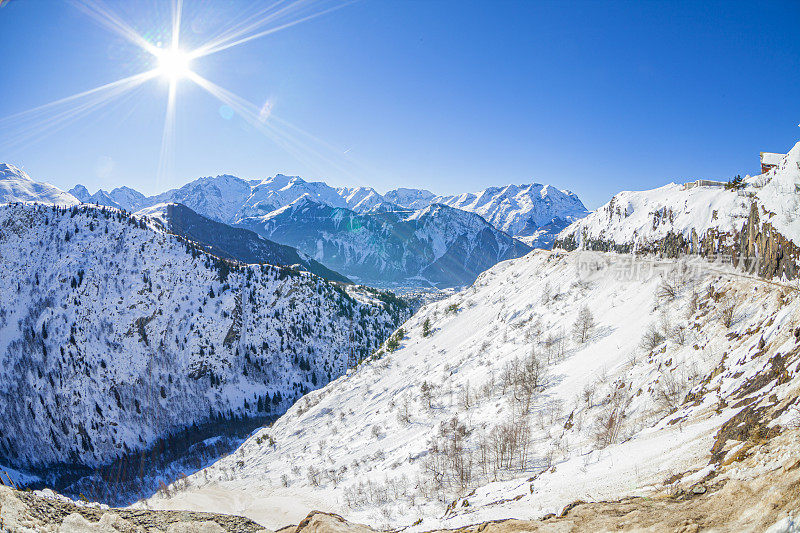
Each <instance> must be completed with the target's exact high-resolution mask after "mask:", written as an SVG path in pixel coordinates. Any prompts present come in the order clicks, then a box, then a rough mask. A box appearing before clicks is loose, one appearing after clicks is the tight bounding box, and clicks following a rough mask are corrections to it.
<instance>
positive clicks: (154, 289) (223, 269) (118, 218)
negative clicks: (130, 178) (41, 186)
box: [0, 204, 408, 497]
mask: <svg viewBox="0 0 800 533" xmlns="http://www.w3.org/2000/svg"><path fill="white" fill-rule="evenodd" d="M0 228H2V229H1V230H0V259H2V260H0V278H1V279H2V280H3V281H4V282H3V283H2V284H0V360H2V364H0V412H2V413H3V416H2V417H0V464H2V465H8V466H10V467H12V468H17V469H22V470H25V469H28V470H31V469H34V470H37V472H39V473H40V474H41V473H46V474H47V475H55V474H56V473H57V472H59V471H58V470H53V469H51V468H49V467H52V466H53V465H55V464H61V465H68V466H69V468H67V469H66V470H62V471H61V473H62V474H68V473H75V472H77V470H76V468H77V467H79V466H83V467H90V468H91V469H96V468H99V467H102V466H103V465H108V464H109V463H111V462H112V461H114V462H115V463H114V465H115V471H117V469H118V474H116V477H117V479H119V477H120V476H122V479H121V481H124V482H126V481H132V480H131V479H130V478H135V476H134V474H135V473H136V472H139V473H141V472H142V470H141V469H142V468H143V467H145V463H144V462H140V458H139V456H138V455H137V452H143V451H145V450H153V452H152V455H151V454H150V453H148V454H146V455H143V456H142V457H148V458H149V457H156V456H157V455H159V453H161V451H162V450H164V453H167V452H169V453H177V452H179V451H181V450H186V448H187V447H188V446H190V445H191V444H193V443H195V442H197V441H198V439H199V440H202V439H205V438H207V437H209V436H211V435H215V434H221V433H225V432H227V431H230V430H231V429H232V428H234V427H235V426H236V425H237V424H241V423H244V422H245V421H246V420H247V419H251V420H254V421H256V422H258V421H263V420H264V419H265V418H267V417H271V416H275V415H277V414H280V413H281V412H283V411H284V410H285V409H286V408H287V407H288V406H289V405H291V403H292V402H293V401H294V400H295V399H296V398H298V397H299V396H301V395H302V394H304V393H306V392H308V391H309V390H311V389H314V388H316V387H319V386H322V385H324V384H325V383H327V382H328V381H330V380H331V379H334V378H336V377H337V376H339V375H341V374H342V373H343V372H344V370H345V368H346V365H347V363H348V359H357V358H359V357H363V356H365V355H367V354H369V353H371V351H372V349H373V348H374V347H375V346H377V345H378V344H379V343H380V342H382V340H383V339H384V338H385V337H386V336H387V334H388V333H389V332H391V331H392V330H393V329H394V328H395V327H397V324H398V323H399V322H401V321H402V320H404V319H405V317H406V316H407V312H408V311H407V308H406V307H404V306H403V305H402V303H401V302H399V301H398V300H397V299H396V298H395V297H394V296H393V295H391V294H386V293H381V292H378V291H374V290H365V289H360V288H356V287H349V288H347V289H344V288H342V287H340V286H338V285H335V284H332V283H329V282H327V281H325V280H323V279H322V278H319V277H317V276H314V275H312V274H308V273H303V272H296V271H294V270H292V269H287V268H279V267H274V266H269V265H261V266H258V265H250V266H246V265H242V264H240V263H229V262H226V261H223V260H220V259H218V258H216V257H214V256H212V255H209V254H207V253H205V252H203V251H201V250H200V249H199V248H197V247H196V246H195V245H194V244H193V243H191V242H189V241H185V240H183V239H181V238H180V237H177V236H174V235H170V234H168V233H166V232H165V231H163V230H161V229H159V226H158V225H156V224H153V223H150V222H148V221H147V220H146V219H144V218H142V217H132V216H130V215H127V214H124V213H122V212H120V211H117V210H114V209H110V208H99V207H93V206H76V207H72V208H69V209H60V208H55V207H45V206H35V205H30V204H24V205H7V206H4V207H0ZM154 446H161V447H160V448H158V449H157V450H156V449H155V448H154ZM142 461H144V459H142ZM134 464H135V465H137V466H136V467H135V468H134V467H133V465H134ZM148 465H149V463H148ZM198 466H200V464H197V465H195V467H198ZM148 468H149V466H148ZM123 470H124V471H126V472H127V476H129V477H125V475H124V474H121V472H122V471H123ZM90 472H92V470H90V471H89V472H88V473H90ZM56 484H58V482H56ZM90 485H94V487H95V488H96V489H98V490H99V489H102V488H103V484H102V483H92V484H90ZM85 490H87V489H86V488H82V489H81V492H85ZM87 495H88V494H87ZM94 495H95V497H98V496H97V494H96V493H95V494H94ZM101 496H102V495H101ZM117 496H119V494H118V493H117Z"/></svg>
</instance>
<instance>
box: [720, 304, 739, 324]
mask: <svg viewBox="0 0 800 533" xmlns="http://www.w3.org/2000/svg"><path fill="white" fill-rule="evenodd" d="M721 304H722V309H720V312H719V317H720V320H721V321H722V324H723V325H724V326H725V327H726V328H729V327H731V326H732V325H733V319H734V316H735V313H736V303H735V302H734V300H733V298H726V299H725V300H723V301H722V302H721Z"/></svg>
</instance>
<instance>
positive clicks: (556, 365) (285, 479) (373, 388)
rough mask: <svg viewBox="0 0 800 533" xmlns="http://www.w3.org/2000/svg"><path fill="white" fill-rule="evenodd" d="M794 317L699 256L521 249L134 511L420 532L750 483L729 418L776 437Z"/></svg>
mask: <svg viewBox="0 0 800 533" xmlns="http://www.w3.org/2000/svg"><path fill="white" fill-rule="evenodd" d="M799 303H800V302H799V301H798V293H797V291H795V290H792V289H791V288H788V289H787V288H783V287H781V286H776V285H775V284H770V283H765V282H762V281H758V280H754V279H750V278H743V277H741V275H739V274H736V273H735V271H727V270H720V267H716V266H713V265H709V264H707V263H704V262H703V261H702V260H698V263H696V264H686V263H681V262H670V261H664V262H660V263H653V262H652V261H651V260H645V259H639V258H636V257H631V256H624V255H616V254H602V253H597V252H571V253H567V252H545V251H535V252H533V253H531V254H528V255H526V256H525V257H523V258H519V259H515V260H512V261H505V262H502V263H499V264H498V265H496V266H494V267H493V268H492V269H490V270H489V271H487V272H485V273H483V274H482V275H481V276H480V277H479V278H478V280H477V281H476V282H475V283H474V285H473V286H472V287H470V288H468V289H465V290H464V291H462V292H460V293H457V294H455V295H453V296H451V297H450V298H448V299H446V300H442V301H439V302H436V303H432V304H429V305H427V306H425V307H423V308H422V309H421V310H420V311H419V312H418V313H417V314H416V315H415V316H414V317H412V318H411V319H410V320H408V321H407V322H406V323H405V324H404V325H403V326H402V330H401V331H400V333H398V334H396V335H395V336H394V337H393V338H394V339H395V340H393V341H391V342H387V343H386V345H385V347H384V349H383V350H381V352H379V353H378V354H376V356H375V357H374V358H372V359H371V360H369V361H368V362H365V363H364V364H362V365H361V366H360V367H359V368H358V370H357V371H355V372H350V373H348V374H347V375H346V376H343V377H341V378H339V379H337V380H335V381H334V382H332V383H330V384H328V385H327V386H325V387H324V388H322V389H320V390H318V391H315V392H312V393H310V394H308V395H307V396H306V397H305V398H303V399H302V400H301V401H299V402H298V403H297V404H295V405H294V406H293V407H292V408H291V409H290V410H289V411H288V412H287V413H286V414H285V415H283V416H282V417H281V418H280V419H279V420H278V421H277V422H276V423H275V424H274V425H273V426H272V427H271V428H268V429H264V430H261V431H260V432H258V433H257V434H255V435H254V436H253V437H251V438H250V439H249V440H247V441H246V442H245V443H244V445H243V446H242V447H241V448H240V449H239V450H237V452H236V453H234V454H232V455H231V456H230V457H228V458H224V459H222V460H220V461H219V462H217V463H216V464H214V465H213V466H211V467H210V468H208V469H206V470H204V471H202V472H200V473H198V474H196V475H194V476H191V477H190V478H189V481H188V483H186V484H185V485H184V486H182V487H176V488H177V489H178V490H176V491H175V492H173V493H172V494H171V496H170V497H169V498H165V497H164V496H163V495H161V496H156V497H154V498H151V499H150V500H149V503H150V504H151V505H153V506H155V507H157V508H189V509H192V508H203V509H205V510H215V511H221V512H230V513H237V514H244V515H246V516H249V517H251V518H253V519H254V520H256V521H258V522H260V523H262V524H263V525H265V526H267V527H272V528H277V527H280V526H283V525H285V524H287V523H292V522H294V523H297V521H298V520H299V519H302V518H303V517H304V516H305V514H306V513H307V512H308V511H310V510H311V509H323V510H326V511H330V512H335V513H338V514H341V515H343V516H344V517H345V518H347V519H348V520H351V521H354V522H359V523H370V524H371V525H373V526H375V527H380V528H396V527H403V526H409V525H411V524H412V523H414V527H413V528H411V530H412V531H413V530H418V531H426V530H430V529H433V528H437V527H447V528H457V527H461V526H464V525H467V524H475V523H479V522H481V521H484V520H499V519H503V518H510V517H513V518H532V519H535V518H539V517H542V516H544V515H547V514H549V513H555V514H558V513H560V512H561V510H562V509H564V507H565V506H566V505H568V504H570V503H571V502H574V501H576V500H579V499H582V500H587V499H588V500H595V501H596V500H606V499H616V498H621V497H624V496H626V495H636V494H639V495H649V494H654V493H657V492H658V491H672V490H673V489H674V488H675V487H676V486H680V487H683V488H685V489H686V490H690V487H692V486H693V485H694V484H695V483H698V482H699V481H702V480H705V479H713V478H715V477H717V478H719V479H727V478H728V477H730V476H737V475H738V476H757V475H758V471H755V472H753V471H745V470H737V469H736V468H735V467H734V466H731V467H730V469H728V468H727V467H724V468H723V465H722V462H723V460H728V459H729V458H731V457H737V455H736V454H737V453H738V452H739V451H741V450H743V449H747V448H742V446H744V445H745V444H746V443H742V442H739V441H746V440H747V438H748V437H747V435H748V434H750V433H748V432H750V431H751V430H750V429H747V428H745V429H740V430H736V427H737V426H736V424H733V425H731V424H730V423H728V422H727V421H729V420H731V419H732V417H734V416H737V415H739V414H740V413H745V414H747V413H749V414H747V416H748V417H755V418H754V419H755V420H760V421H759V422H758V423H759V424H763V428H764V429H763V431H764V432H766V431H768V428H773V427H774V428H775V429H774V430H772V429H769V431H778V432H780V431H781V427H785V426H786V425H787V424H788V423H789V419H790V416H791V415H790V413H789V412H786V411H785V409H786V406H787V402H790V401H792V400H793V398H794V396H795V393H793V392H792V391H793V390H795V389H796V387H797V386H798V384H800V381H799V380H798V371H799V370H800V369H798V364H799V363H800V359H798V354H800V349H798V348H797V342H798V341H797V339H796V338H795V334H794V332H795V328H797V327H798V326H800V321H799V319H798V316H800V315H798V304H799ZM587 314H588V316H589V317H590V320H589V321H588V322H586V321H585V320H584V317H585V316H586V315H587ZM581 324H586V327H585V328H584V327H582V326H581V327H579V326H580V325H581ZM393 349H394V351H392V350H393ZM743 398H749V400H748V401H743ZM742 420H752V419H751V418H745V419H742ZM726 423H727V425H726ZM723 427H727V428H728V429H725V430H724V431H720V428H723ZM737 431H738V432H737ZM509 446H510V448H509ZM748 446H752V444H750V445H748ZM512 450H514V451H512ZM784 457H785V455H784ZM781 460H783V461H785V460H786V459H785V458H784V459H781ZM728 463H730V461H728ZM728 463H725V464H728ZM734 464H735V463H734ZM737 472H738V474H737ZM673 474H674V475H673ZM675 479H678V481H675ZM711 482H712V483H713V481H711ZM670 493H671V492H670ZM453 501H455V502H454V504H453V505H449V504H450V503H451V502H453ZM276 517H278V518H277V519H276ZM420 519H421V522H418V520H420Z"/></svg>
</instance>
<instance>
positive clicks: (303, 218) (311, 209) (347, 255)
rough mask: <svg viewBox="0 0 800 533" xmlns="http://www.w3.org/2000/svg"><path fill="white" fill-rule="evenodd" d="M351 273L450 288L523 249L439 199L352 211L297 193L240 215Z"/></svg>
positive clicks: (368, 279) (381, 281)
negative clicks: (417, 206)
mask: <svg viewBox="0 0 800 533" xmlns="http://www.w3.org/2000/svg"><path fill="white" fill-rule="evenodd" d="M240 224H241V225H242V226H243V227H246V228H249V229H251V230H253V231H255V232H257V233H259V234H260V235H262V236H263V237H265V238H268V239H272V240H275V241H277V242H280V243H282V244H288V245H290V246H293V247H296V248H297V249H299V250H300V251H302V252H304V253H306V254H308V255H309V256H311V257H313V258H314V259H315V260H317V261H319V262H321V263H323V264H325V265H327V266H328V267H330V268H332V269H334V270H336V271H338V272H341V273H343V274H345V275H346V276H348V277H349V278H351V279H356V280H360V281H361V282H364V283H370V284H378V285H381V286H390V285H392V284H395V285H403V286H431V285H435V286H440V287H453V286H457V285H464V284H468V283H471V282H472V281H473V280H474V279H475V277H476V276H477V275H478V274H480V273H481V272H483V271H484V270H486V269H487V268H489V267H490V266H492V265H494V264H495V263H497V262H498V261H502V260H504V259H509V258H512V257H519V256H521V255H523V254H525V253H527V252H528V251H530V248H529V247H527V246H526V245H524V244H522V243H521V242H519V241H517V240H515V239H513V238H512V237H510V236H509V235H507V234H505V233H503V232H501V231H498V230H497V229H495V228H494V227H492V226H491V225H490V224H488V223H487V222H486V221H485V220H483V218H481V217H480V216H478V215H475V214H473V213H467V212H465V211H461V210H458V209H453V208H450V207H447V206H441V205H433V206H429V207H427V208H425V209H422V210H419V211H402V210H401V211H383V210H376V211H373V212H370V213H365V214H359V213H356V212H354V211H351V210H350V209H346V208H336V207H331V206H330V205H327V204H323V203H318V202H315V201H313V200H312V199H311V198H310V197H309V196H303V197H301V198H299V199H298V200H296V201H295V202H294V203H292V204H289V205H288V206H285V207H283V208H280V209H278V210H276V211H273V212H272V213H270V214H268V215H266V216H263V217H254V218H247V219H244V220H242V221H240Z"/></svg>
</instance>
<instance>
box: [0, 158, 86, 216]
mask: <svg viewBox="0 0 800 533" xmlns="http://www.w3.org/2000/svg"><path fill="white" fill-rule="evenodd" d="M13 202H37V203H42V204H53V205H62V206H71V205H76V204H79V203H80V200H78V199H77V198H75V197H74V196H72V195H71V194H69V193H66V192H64V191H62V190H61V189H59V188H57V187H54V186H52V185H50V184H49V183H41V182H38V181H33V180H32V179H31V177H30V176H28V174H26V173H25V172H24V171H23V170H21V169H19V168H17V167H15V166H14V165H9V164H7V163H0V204H4V203H13Z"/></svg>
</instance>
